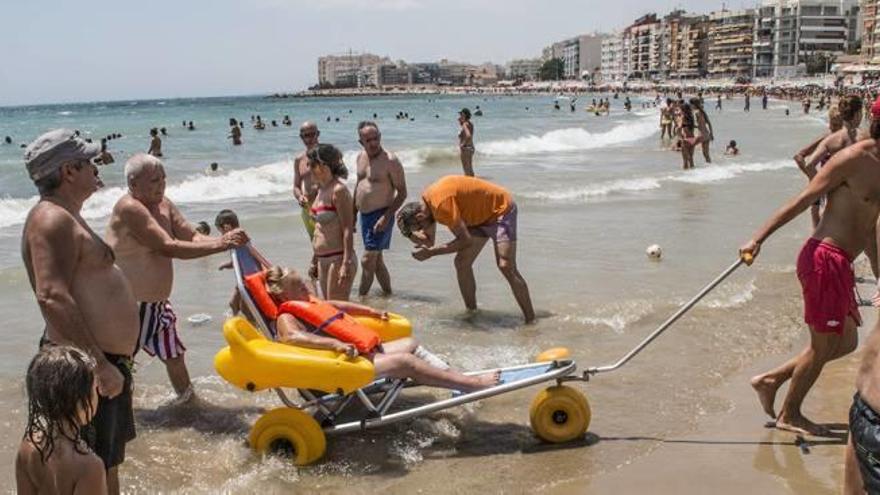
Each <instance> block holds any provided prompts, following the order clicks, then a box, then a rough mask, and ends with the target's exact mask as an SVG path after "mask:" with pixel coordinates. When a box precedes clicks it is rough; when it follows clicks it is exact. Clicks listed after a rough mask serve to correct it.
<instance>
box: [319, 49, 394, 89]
mask: <svg viewBox="0 0 880 495" xmlns="http://www.w3.org/2000/svg"><path fill="white" fill-rule="evenodd" d="M390 63H391V60H389V59H388V58H387V57H380V56H378V55H373V54H372V53H352V52H349V53H347V54H342V55H325V56H323V57H318V84H319V85H321V86H322V87H336V88H357V87H363V86H374V85H375V84H376V81H375V76H376V67H377V66H379V65H380V64H390Z"/></svg>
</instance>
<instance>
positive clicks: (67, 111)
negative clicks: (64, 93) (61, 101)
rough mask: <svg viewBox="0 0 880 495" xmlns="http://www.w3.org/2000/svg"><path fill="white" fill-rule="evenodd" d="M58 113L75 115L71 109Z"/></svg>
mask: <svg viewBox="0 0 880 495" xmlns="http://www.w3.org/2000/svg"><path fill="white" fill-rule="evenodd" d="M58 115H65V116H66V115H73V112H71V111H70V110H64V111H61V112H58Z"/></svg>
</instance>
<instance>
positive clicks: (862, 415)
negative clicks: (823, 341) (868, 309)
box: [843, 299, 880, 494]
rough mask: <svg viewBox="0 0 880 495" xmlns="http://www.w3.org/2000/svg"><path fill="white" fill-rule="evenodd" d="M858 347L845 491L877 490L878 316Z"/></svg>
mask: <svg viewBox="0 0 880 495" xmlns="http://www.w3.org/2000/svg"><path fill="white" fill-rule="evenodd" d="M874 302H875V304H876V303H877V300H876V299H875V301H874ZM862 348H863V349H864V350H863V354H862V365H861V367H859V372H858V374H857V375H856V394H855V396H854V397H853V403H852V407H851V408H850V410H849V443H848V444H847V446H846V464H845V466H846V467H845V469H844V478H843V480H844V481H843V493H845V494H863V493H880V462H878V459H880V412H878V411H880V319H878V320H877V323H876V324H875V325H874V329H873V330H872V331H871V335H870V336H868V338H867V339H866V340H865V343H864V344H863V345H862Z"/></svg>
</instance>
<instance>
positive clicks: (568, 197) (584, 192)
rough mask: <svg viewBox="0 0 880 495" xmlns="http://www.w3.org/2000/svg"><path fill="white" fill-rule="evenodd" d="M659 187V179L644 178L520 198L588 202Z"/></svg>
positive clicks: (525, 194) (540, 192)
mask: <svg viewBox="0 0 880 495" xmlns="http://www.w3.org/2000/svg"><path fill="white" fill-rule="evenodd" d="M659 187H660V180H659V179H652V178H650V177H646V178H641V179H629V180H614V181H608V182H599V183H597V184H594V185H591V186H586V187H576V188H571V189H564V190H561V191H549V192H543V191H538V192H533V193H523V194H522V196H525V197H527V198H532V199H543V200H551V201H552V200H556V201H574V200H579V199H580V200H590V199H595V198H599V197H603V196H608V195H609V194H612V193H619V192H634V191H647V190H650V189H658V188H659Z"/></svg>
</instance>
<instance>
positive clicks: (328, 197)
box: [306, 144, 357, 301]
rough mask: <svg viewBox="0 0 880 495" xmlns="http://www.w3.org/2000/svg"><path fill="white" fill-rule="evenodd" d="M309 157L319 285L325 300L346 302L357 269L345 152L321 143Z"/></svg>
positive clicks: (311, 210)
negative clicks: (315, 188)
mask: <svg viewBox="0 0 880 495" xmlns="http://www.w3.org/2000/svg"><path fill="white" fill-rule="evenodd" d="M306 156H307V157H308V159H309V170H311V173H312V177H313V179H314V181H315V183H317V185H318V195H317V196H315V200H314V201H313V202H312V206H311V209H310V213H311V215H312V219H313V220H314V221H315V237H314V238H313V239H312V248H313V249H314V254H315V258H316V259H317V262H318V285H319V286H320V287H321V294H322V295H323V297H324V299H331V300H340V301H347V300H348V296H349V293H350V292H351V286H352V284H353V283H354V276H355V273H356V272H357V265H356V264H355V260H356V259H357V256H356V255H355V252H354V235H353V234H354V205H353V201H352V198H351V193H350V192H349V191H348V187H346V185H345V183H344V182H343V179H345V178H346V177H348V169H347V168H345V164H343V163H342V153H340V152H339V150H338V149H337V148H336V147H335V146H333V145H329V144H319V145H318V146H316V147H314V148H312V149H311V150H310V151H309V152H308V153H307V154H306Z"/></svg>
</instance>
